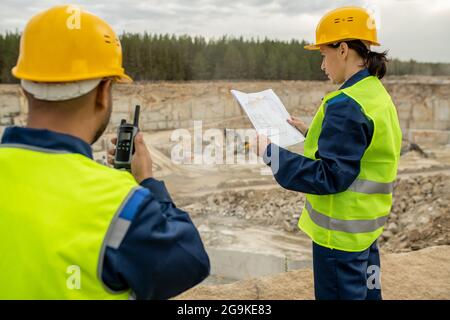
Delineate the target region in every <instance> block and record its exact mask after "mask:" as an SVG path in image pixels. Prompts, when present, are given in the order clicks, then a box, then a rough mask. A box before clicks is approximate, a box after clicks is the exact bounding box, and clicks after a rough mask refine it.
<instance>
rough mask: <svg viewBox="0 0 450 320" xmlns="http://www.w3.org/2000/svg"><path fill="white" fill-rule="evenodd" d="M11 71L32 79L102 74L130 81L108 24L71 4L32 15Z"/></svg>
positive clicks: (70, 78) (73, 78)
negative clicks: (15, 63)
mask: <svg viewBox="0 0 450 320" xmlns="http://www.w3.org/2000/svg"><path fill="white" fill-rule="evenodd" d="M12 74H13V75H14V76H15V77H16V78H19V79H22V80H29V81H35V82H72V81H80V80H87V79H98V78H104V77H115V78H116V79H117V80H118V81H122V82H129V81H132V80H131V78H130V77H129V76H127V75H126V74H125V71H124V69H123V68H122V47H121V45H120V41H119V38H118V37H117V35H116V34H115V32H114V31H113V29H112V28H111V26H109V25H108V24H107V23H106V22H105V21H103V20H102V19H100V18H99V17H97V16H95V15H93V14H91V13H89V12H86V11H84V10H83V9H81V8H79V7H77V6H71V5H63V6H55V7H52V8H50V9H48V10H46V11H43V12H41V13H39V14H37V15H36V16H34V17H33V18H31V20H30V21H29V22H28V24H27V25H26V27H25V30H24V31H23V33H22V37H21V40H20V53H19V58H18V60H17V65H16V66H15V67H14V68H13V69H12Z"/></svg>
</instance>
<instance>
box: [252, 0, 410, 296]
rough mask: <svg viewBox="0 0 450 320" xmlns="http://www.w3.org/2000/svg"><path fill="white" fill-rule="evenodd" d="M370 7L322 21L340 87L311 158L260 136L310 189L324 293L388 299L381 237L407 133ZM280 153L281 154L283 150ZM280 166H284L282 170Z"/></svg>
mask: <svg viewBox="0 0 450 320" xmlns="http://www.w3.org/2000/svg"><path fill="white" fill-rule="evenodd" d="M371 45H379V44H378V41H377V34H376V28H375V22H374V21H373V18H372V17H371V16H370V15H369V14H368V12H367V11H366V10H364V9H363V8H358V7H343V8H338V9H336V10H333V11H331V12H329V13H327V14H325V16H324V17H323V18H322V19H321V20H320V22H319V25H318V26H317V29H316V43H315V44H313V45H309V46H306V49H308V50H320V53H321V54H322V56H323V62H322V70H323V71H324V72H325V73H326V74H327V75H328V77H329V78H330V79H331V80H332V81H333V83H335V84H339V85H340V88H339V89H338V90H336V91H333V92H331V93H328V94H327V95H326V96H325V97H324V98H323V100H322V103H321V105H320V107H319V109H318V111H317V113H316V115H315V117H314V119H313V120H312V123H311V125H310V127H309V129H308V128H307V126H306V125H305V123H304V122H303V121H301V120H300V119H297V118H294V119H288V122H289V123H291V124H292V125H294V126H296V127H297V128H298V129H299V130H300V131H302V132H303V133H304V134H305V135H306V140H305V143H304V155H298V154H295V153H292V152H290V151H288V150H285V149H283V148H280V147H276V146H275V145H273V144H270V141H268V140H267V139H265V137H260V139H259V150H260V154H261V155H263V156H264V159H265V162H266V163H267V164H268V165H271V164H272V162H274V163H275V161H276V162H277V164H278V166H272V171H273V173H274V176H275V179H276V180H277V182H278V183H279V184H280V185H281V186H283V187H284V188H286V189H290V190H295V191H299V192H303V193H306V205H305V207H304V208H303V210H302V212H301V216H300V219H299V227H300V229H301V230H303V231H304V232H305V233H306V234H307V235H308V236H309V237H310V238H311V239H312V241H313V266H314V287H315V296H316V298H317V299H381V286H380V258H379V253H378V248H377V244H376V240H377V238H378V237H379V236H380V235H381V233H382V232H383V226H384V224H385V222H386V220H387V218H388V215H389V212H390V209H391V206H392V190H393V184H394V181H395V178H396V174H397V167H398V161H399V158H400V146H401V140H402V133H401V130H400V126H399V121H398V117H397V112H396V109H395V106H394V104H393V103H392V100H391V98H390V96H389V94H388V93H387V91H386V89H385V88H384V87H383V84H382V83H381V82H380V80H379V79H381V78H382V77H383V76H384V74H385V72H386V54H385V53H377V52H374V51H371V49H370V46H371ZM276 150H278V152H277V151H276ZM275 167H276V168H275Z"/></svg>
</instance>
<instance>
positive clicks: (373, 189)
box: [347, 179, 394, 194]
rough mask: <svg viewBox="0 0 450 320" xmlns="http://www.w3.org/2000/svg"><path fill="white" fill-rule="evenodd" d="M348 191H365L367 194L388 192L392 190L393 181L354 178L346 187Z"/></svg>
mask: <svg viewBox="0 0 450 320" xmlns="http://www.w3.org/2000/svg"><path fill="white" fill-rule="evenodd" d="M347 190H349V191H353V192H359V193H367V194H374V193H380V194H390V193H392V191H393V190H394V183H393V182H388V183H383V182H375V181H370V180H362V179H356V180H355V181H353V183H352V184H351V185H350V187H348V189H347Z"/></svg>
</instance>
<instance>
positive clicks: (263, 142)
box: [257, 134, 271, 157]
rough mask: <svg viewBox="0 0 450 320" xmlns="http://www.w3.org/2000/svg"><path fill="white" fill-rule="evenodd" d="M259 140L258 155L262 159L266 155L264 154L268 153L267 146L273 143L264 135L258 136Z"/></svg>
mask: <svg viewBox="0 0 450 320" xmlns="http://www.w3.org/2000/svg"><path fill="white" fill-rule="evenodd" d="M257 140H258V155H259V156H260V157H262V156H263V155H264V152H265V151H266V148H267V146H268V145H269V144H271V142H270V139H269V138H268V137H267V136H265V135H263V134H258V135H257Z"/></svg>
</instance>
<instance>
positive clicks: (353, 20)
mask: <svg viewBox="0 0 450 320" xmlns="http://www.w3.org/2000/svg"><path fill="white" fill-rule="evenodd" d="M356 39H358V40H362V41H366V42H368V44H371V45H375V46H379V45H380V44H379V43H378V40H377V29H376V27H375V20H374V18H373V17H372V16H371V15H370V14H369V13H368V12H367V11H366V10H365V9H363V8H360V7H342V8H337V9H335V10H333V11H330V12H328V13H327V14H325V15H324V16H323V17H322V19H320V21H319V24H318V25H317V28H316V43H314V44H311V45H307V46H305V47H304V48H305V49H307V50H318V49H319V46H320V45H322V44H330V43H335V42H339V41H343V40H356Z"/></svg>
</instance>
